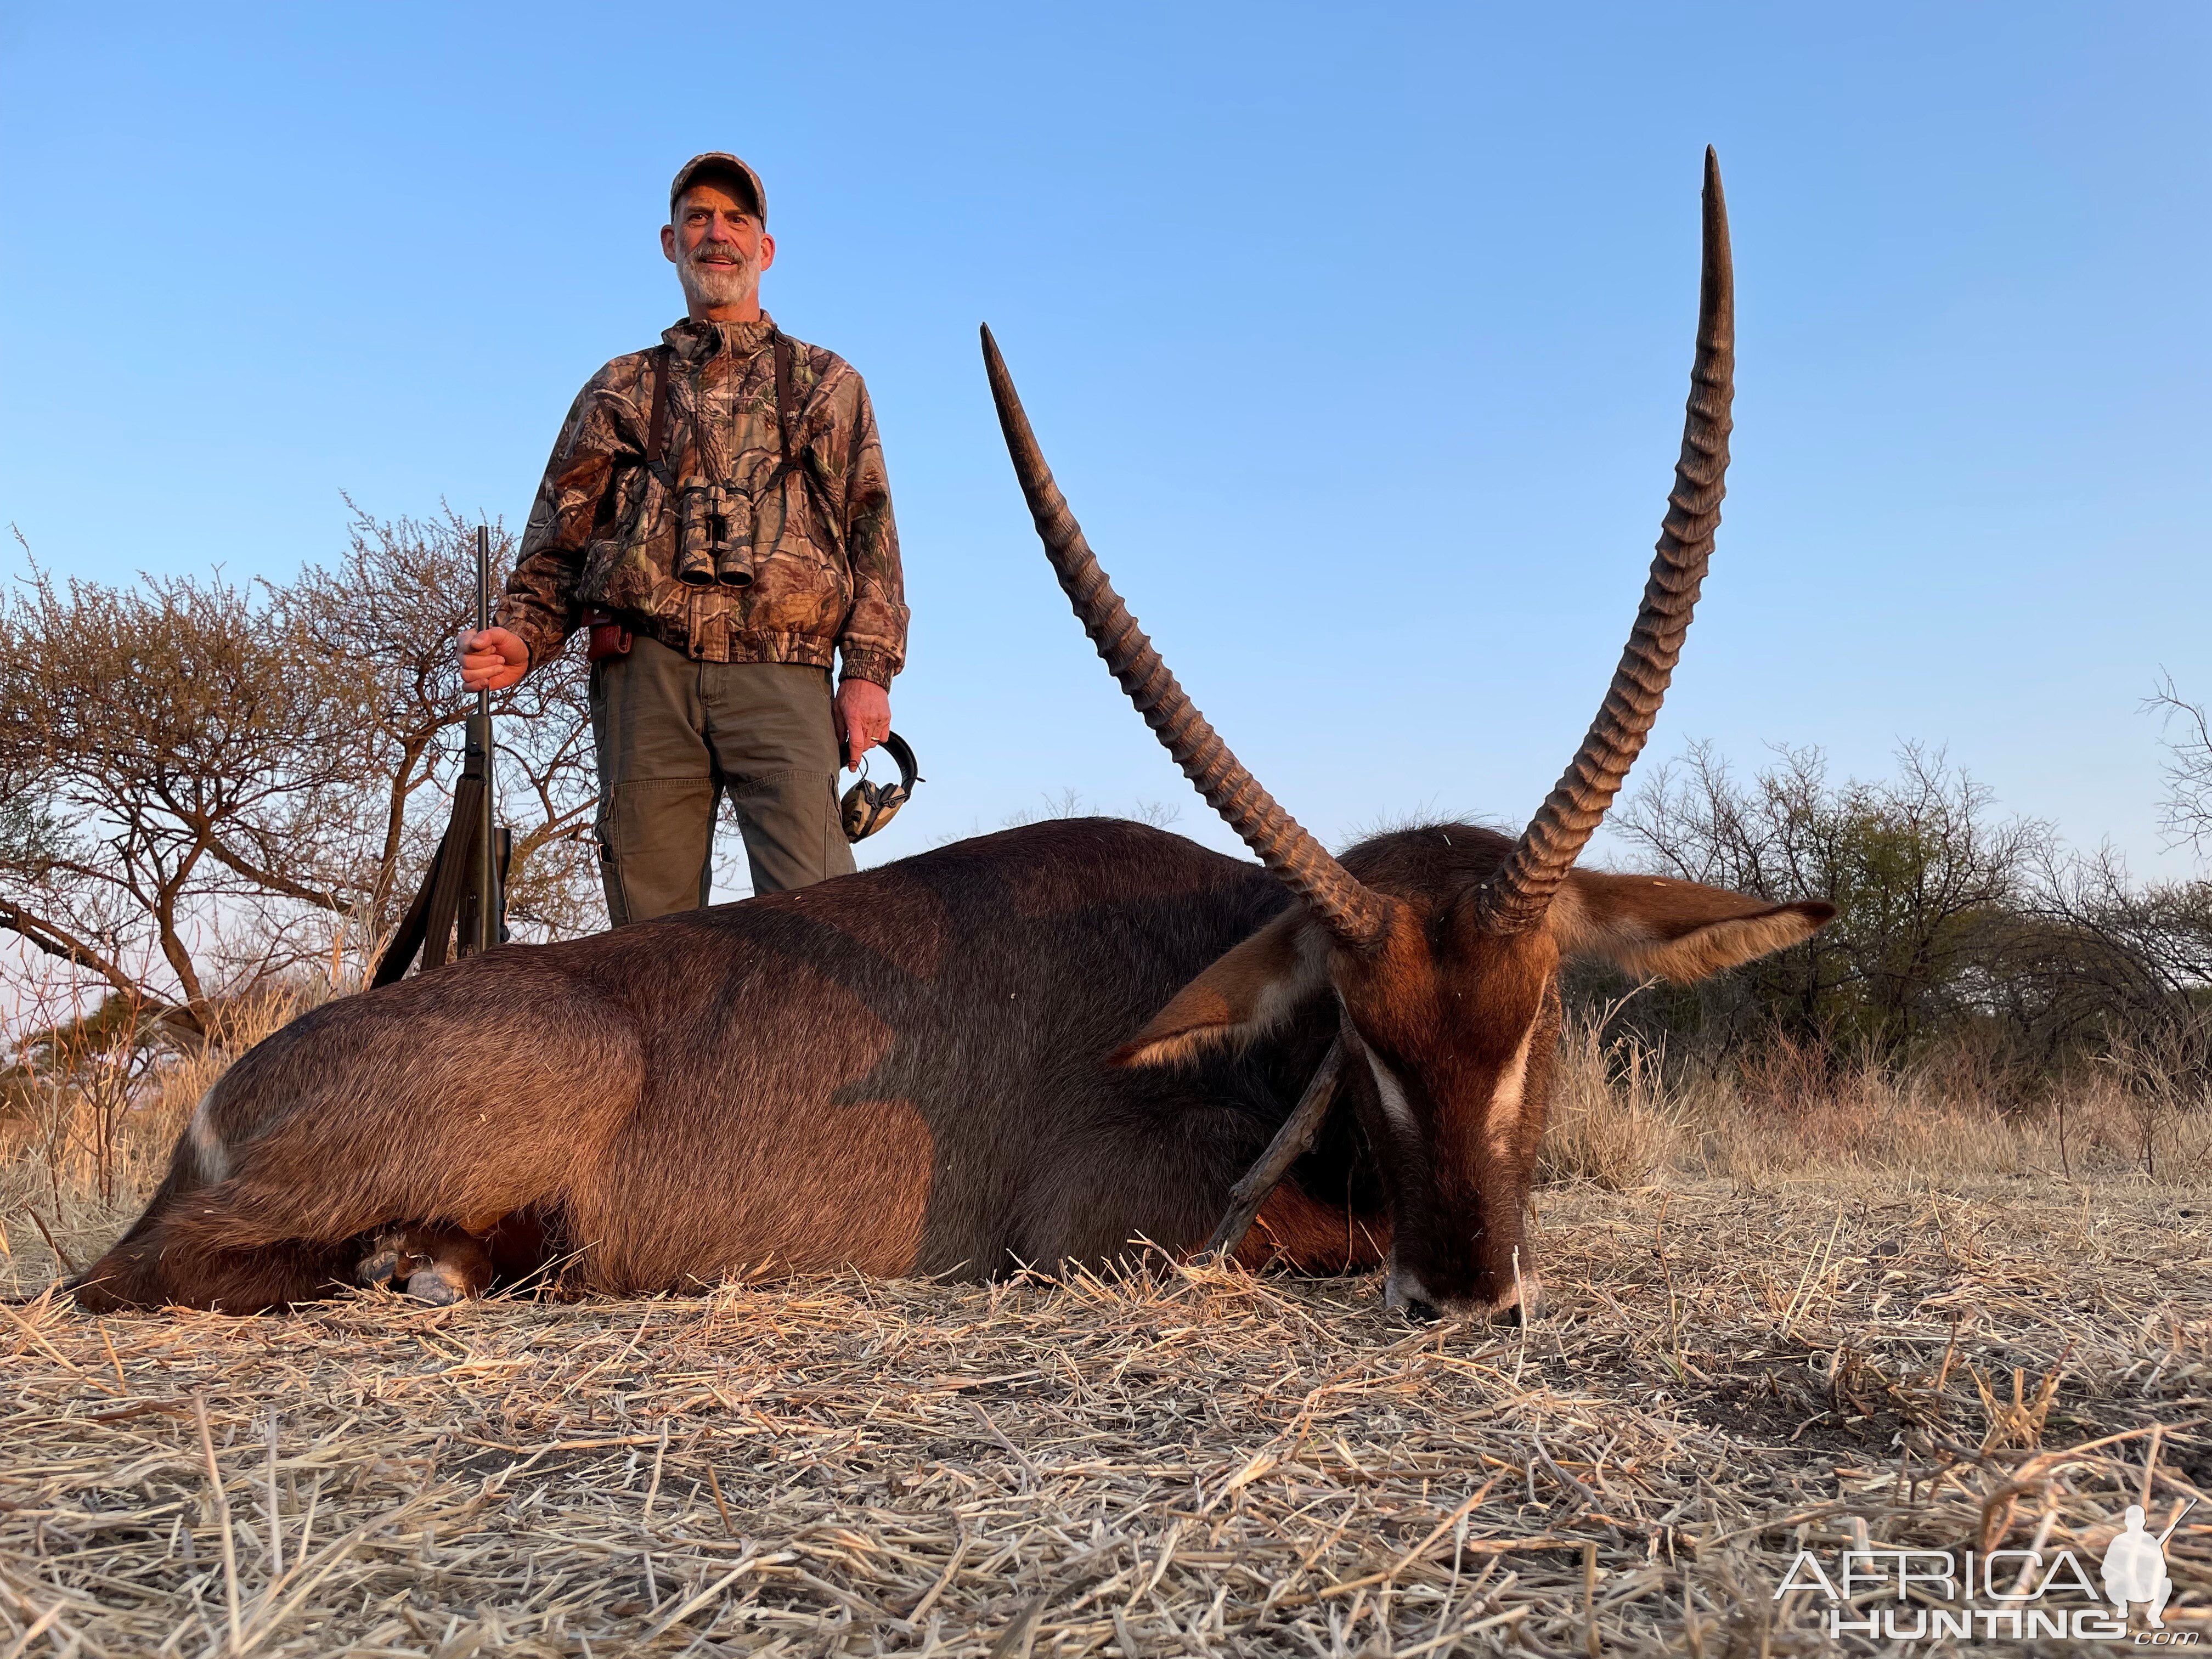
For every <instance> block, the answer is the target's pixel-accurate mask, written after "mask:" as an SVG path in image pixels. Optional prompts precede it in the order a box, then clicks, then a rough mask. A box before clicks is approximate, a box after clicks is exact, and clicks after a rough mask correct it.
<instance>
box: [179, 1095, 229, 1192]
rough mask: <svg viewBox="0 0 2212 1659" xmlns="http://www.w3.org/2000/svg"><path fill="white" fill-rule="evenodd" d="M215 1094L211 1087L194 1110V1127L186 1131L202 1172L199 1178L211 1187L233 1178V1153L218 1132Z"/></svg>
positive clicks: (195, 1162) (193, 1158)
mask: <svg viewBox="0 0 2212 1659" xmlns="http://www.w3.org/2000/svg"><path fill="white" fill-rule="evenodd" d="M214 1100H215V1091H214V1089H212V1088H210V1089H209V1091H207V1092H206V1093H205V1094H204V1095H202V1096H201V1097H200V1103H199V1104H198V1105H197V1106H195V1107H193V1108H192V1121H191V1127H189V1128H187V1129H186V1130H185V1138H186V1139H189V1140H190V1141H191V1146H192V1162H193V1164H194V1165H195V1166H197V1169H198V1170H199V1176H200V1179H201V1180H203V1181H204V1182H207V1183H208V1185H209V1186H210V1187H212V1186H213V1185H215V1183H216V1182H218V1181H228V1179H229V1178H230V1153H229V1152H228V1151H227V1150H226V1149H225V1147H224V1146H223V1144H222V1136H221V1135H219V1134H217V1133H216V1127H215V1112H214V1109H213V1102H214Z"/></svg>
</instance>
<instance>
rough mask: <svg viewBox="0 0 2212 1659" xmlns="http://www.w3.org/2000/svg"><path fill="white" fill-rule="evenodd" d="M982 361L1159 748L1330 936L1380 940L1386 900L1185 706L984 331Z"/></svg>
mask: <svg viewBox="0 0 2212 1659" xmlns="http://www.w3.org/2000/svg"><path fill="white" fill-rule="evenodd" d="M983 364H984V368H986V369H987V371H988V373H989V374H990V377H991V397H992V398H993V400H994V402H995V403H996V404H998V406H999V424H1000V427H1001V428H1004V430H1005V432H1006V448H1007V450H1008V452H1009V453H1011V454H1012V456H1013V460H1014V474H1015V476H1016V477H1018V478H1019V479H1020V480H1021V484H1022V494H1023V495H1024V496H1026V497H1027V498H1028V500H1029V504H1030V516H1031V517H1032V518H1034V519H1035V520H1036V531H1037V536H1038V538H1040V539H1041V540H1042V542H1043V543H1044V551H1045V556H1046V557H1047V558H1048V559H1050V560H1051V561H1052V568H1053V569H1054V572H1055V573H1056V574H1058V575H1059V577H1060V586H1061V587H1063V588H1065V589H1066V592H1067V597H1068V599H1069V601H1070V602H1071V603H1072V604H1073V605H1074V606H1075V615H1076V617H1077V619H1078V620H1079V621H1080V622H1081V623H1082V624H1083V630H1084V632H1085V633H1086V634H1088V635H1091V643H1092V644H1093V645H1095V646H1097V647H1098V654H1099V655H1100V656H1101V657H1103V658H1104V659H1106V666H1107V668H1108V670H1109V671H1111V672H1112V674H1113V676H1114V678H1115V679H1116V680H1118V681H1120V682H1121V690H1124V691H1126V692H1127V693H1128V696H1129V701H1130V702H1133V703H1134V704H1136V705H1137V712H1138V713H1139V714H1142V715H1143V716H1144V717H1145V724H1146V725H1147V726H1151V727H1152V731H1153V733H1154V734H1155V735H1156V736H1157V737H1158V738H1159V740H1160V741H1161V743H1163V744H1165V745H1166V747H1167V751H1168V753H1169V754H1170V755H1171V756H1173V757H1175V763H1176V765H1177V766H1180V767H1181V768H1182V775H1184V776H1185V777H1187V778H1188V779H1189V780H1190V781H1192V782H1193V783H1194V784H1196V785H1197V786H1198V793H1200V794H1201V795H1203V796H1205V797H1206V805H1209V806H1211V807H1212V808H1213V810H1214V811H1217V812H1218V813H1220V814H1221V816H1222V817H1223V818H1224V819H1225V820H1226V821H1227V823H1228V824H1229V827H1230V828H1231V829H1234V830H1235V831H1236V832H1237V835H1239V836H1242V837H1243V842H1244V844H1245V845H1246V846H1247V847H1249V848H1251V849H1252V850H1253V852H1255V853H1256V854H1259V858H1260V861H1261V863H1262V864H1264V865H1266V866H1267V868H1268V869H1270V870H1272V871H1273V872H1274V873H1275V874H1276V875H1277V876H1278V877H1279V878H1281V879H1282V882H1283V884H1284V885H1285V886H1286V887H1288V888H1289V889H1290V890H1291V891H1292V892H1293V893H1296V894H1297V896H1299V897H1300V898H1301V899H1303V900H1304V901H1305V902H1306V904H1307V906H1308V907H1309V908H1311V910H1312V911H1313V913H1314V915H1316V916H1317V917H1318V918H1319V919H1320V920H1321V921H1322V922H1323V923H1324V924H1325V925H1326V926H1327V927H1328V930H1329V931H1330V932H1331V933H1334V934H1335V935H1336V936H1337V938H1339V939H1341V940H1343V941H1344V942H1345V943H1346V945H1352V946H1353V947H1354V948H1356V949H1360V950H1365V949H1368V948H1370V947H1371V946H1372V945H1375V944H1376V942H1377V941H1379V940H1380V939H1382V937H1383V928H1384V927H1385V925H1386V923H1387V920H1388V916H1389V902H1388V901H1387V900H1385V899H1383V897H1381V896H1379V895H1377V894H1376V893H1375V892H1373V891H1372V890H1370V889H1368V888H1366V887H1363V886H1362V885H1361V884H1359V883H1358V881H1356V880H1354V879H1353V878H1352V874H1351V872H1348V871H1347V870H1346V869H1345V867H1344V866H1342V865H1340V864H1339V863H1338V862H1337V861H1336V860H1334V859H1333V858H1331V857H1330V856H1329V855H1328V851H1327V850H1326V849H1325V848H1323V847H1322V844H1321V843H1320V842H1317V841H1316V840H1315V839H1314V838H1313V837H1312V836H1310V835H1309V834H1307V833H1306V831H1305V830H1304V829H1302V828H1301V827H1300V826H1299V824H1298V822H1297V819H1296V818H1293V817H1291V815H1290V814H1289V813H1288V812H1285V811H1284V810H1283V809H1282V808H1281V807H1280V806H1279V805H1276V803H1275V799H1274V797H1273V796H1272V795H1270V794H1269V793H1267V791H1266V790H1265V789H1262V788H1261V787H1260V781H1259V780H1258V779H1257V778H1255V777H1254V776H1253V775H1251V774H1250V773H1249V772H1248V771H1246V770H1245V769H1244V767H1243V763H1242V762H1240V761H1239V760H1238V759H1237V757H1236V756H1234V755H1233V754H1231V753H1230V751H1229V745H1228V744H1225V743H1224V742H1223V741H1222V740H1221V735H1220V733H1218V732H1216V731H1215V730H1214V729H1213V727H1212V726H1210V725H1208V724H1207V722H1206V716H1205V715H1203V714H1200V713H1199V712H1198V710H1197V708H1195V707H1194V706H1193V705H1192V703H1191V700H1190V698H1189V696H1188V695H1187V694H1186V693H1185V692H1184V690H1183V689H1182V686H1181V685H1179V684H1176V677H1175V676H1174V675H1173V674H1171V673H1170V672H1169V671H1168V665H1166V664H1165V663H1164V662H1162V661H1161V660H1160V653H1158V652H1157V651H1155V650H1153V649H1152V641H1150V640H1149V639H1147V638H1146V637H1145V630H1144V629H1141V628H1139V627H1138V626H1137V619H1136V618H1135V617H1132V616H1131V615H1130V614H1129V608H1128V606H1127V605H1124V604H1122V603H1121V595H1120V594H1118V593H1116V592H1115V591H1114V584H1113V583H1111V582H1110V581H1109V580H1107V579H1106V573H1105V572H1104V571H1103V570H1101V569H1100V568H1098V560H1097V556H1095V555H1093V554H1092V552H1091V544H1090V543H1089V542H1087V541H1085V539H1084V536H1083V527H1082V526H1080V525H1079V524H1077V523H1076V522H1075V515H1074V514H1073V513H1070V512H1069V511H1068V510H1067V501H1066V497H1065V496H1063V495H1061V494H1060V486H1059V485H1058V484H1056V483H1054V482H1053V480H1052V469H1051V468H1050V467H1048V466H1047V465H1045V464H1044V454H1043V452H1042V451H1041V450H1040V449H1039V448H1038V447H1037V441H1036V435H1035V434H1034V433H1032V432H1031V431H1030V422H1029V416H1027V415H1025V414H1024V413H1023V412H1022V400H1021V398H1020V397H1019V396H1018V395H1017V394H1016V392H1015V391H1014V382H1013V379H1012V376H1011V375H1009V374H1007V373H1006V361H1005V359H1003V358H1001V357H1000V356H999V347H998V343H997V342H996V341H994V339H992V337H991V331H990V330H989V329H988V328H986V329H984V331H983Z"/></svg>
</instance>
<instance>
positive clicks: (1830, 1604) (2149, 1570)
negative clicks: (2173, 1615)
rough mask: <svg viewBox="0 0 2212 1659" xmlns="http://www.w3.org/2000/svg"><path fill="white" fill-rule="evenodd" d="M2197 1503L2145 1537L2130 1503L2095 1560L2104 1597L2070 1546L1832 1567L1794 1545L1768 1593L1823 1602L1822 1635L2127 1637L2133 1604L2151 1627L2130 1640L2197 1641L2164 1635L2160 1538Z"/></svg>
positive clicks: (1871, 1555)
mask: <svg viewBox="0 0 2212 1659" xmlns="http://www.w3.org/2000/svg"><path fill="white" fill-rule="evenodd" d="M2196 1506H2197V1500H2196V1499H2194V1498H2191V1500H2190V1501H2189V1502H2188V1503H2187V1504H2184V1505H2182V1506H2181V1507H2180V1508H2179V1509H2178V1510H2175V1512H2174V1515H2173V1518H2172V1521H2170V1522H2167V1523H2166V1530H2165V1531H2163V1532H2160V1533H2156V1534H2153V1533H2151V1532H2148V1531H2147V1530H2145V1528H2144V1525H2143V1508H2142V1504H2129V1505H2128V1506H2127V1510H2126V1511H2125V1515H2124V1524H2123V1527H2122V1529H2121V1530H2120V1531H2119V1532H2118V1534H2114V1536H2113V1538H2112V1541H2111V1542H2110V1543H2109V1544H2107V1545H2106V1547H2105V1553H2104V1556H2103V1558H2102V1559H2101V1560H2100V1561H2099V1563H2098V1565H2099V1567H2100V1572H2101V1577H2102V1582H2103V1586H2104V1588H2103V1591H2102V1593H2101V1595H2100V1592H2099V1589H2098V1586H2097V1583H2096V1582H2095V1581H2093V1580H2092V1579H2091V1577H2089V1572H2088V1569H2087V1566H2085V1565H2084V1564H2083V1562H2082V1560H2081V1558H2080V1557H2079V1556H2077V1555H2076V1554H2075V1552H2074V1551H2072V1550H2070V1549H2060V1550H2056V1551H2046V1550H2043V1549H1993V1550H1964V1551H1954V1550H1940V1549H1939V1550H1931V1549H1913V1548H1910V1547H1903V1546H1898V1545H1887V1546H1881V1545H1877V1546H1875V1547H1872V1548H1865V1549H1846V1550H1844V1551H1842V1552H1841V1553H1840V1554H1839V1555H1838V1556H1837V1557H1835V1558H1833V1562H1834V1568H1835V1571H1833V1572H1832V1573H1831V1571H1829V1569H1828V1568H1827V1567H1826V1566H1824V1565H1822V1563H1821V1562H1820V1559H1818V1558H1817V1557H1816V1556H1815V1555H1814V1553H1813V1552H1812V1551H1811V1550H1807V1549H1801V1550H1799V1551H1798V1552H1797V1556H1796V1559H1795V1560H1794V1561H1792V1562H1791V1563H1790V1571H1788V1572H1787V1573H1785V1574H1784V1575H1783V1579H1782V1583H1780V1584H1779V1585H1778V1587H1777V1588H1776V1589H1775V1591H1774V1599H1775V1600H1777V1601H1780V1600H1782V1599H1783V1598H1784V1596H1788V1595H1793V1594H1803V1593H1805V1592H1808V1591H1810V1592H1812V1593H1813V1594H1814V1595H1815V1596H1816V1597H1817V1598H1818V1599H1817V1600H1816V1601H1815V1603H1814V1605H1815V1606H1816V1607H1817V1606H1819V1605H1820V1602H1822V1601H1825V1602H1826V1607H1825V1609H1823V1611H1824V1612H1825V1613H1826V1617H1825V1618H1824V1619H1823V1620H1821V1623H1822V1624H1823V1625H1824V1626H1826V1633H1827V1634H1828V1635H1829V1636H1830V1637H1832V1638H1835V1637H1843V1636H1866V1637H1871V1638H1875V1639H1878V1640H1886V1641H1891V1642H1923V1641H1929V1640H1935V1639H1939V1638H1950V1639H1953V1640H1963V1641H2012V1642H2020V1641H2034V1640H2038V1639H2041V1638H2052V1639H2062V1638H2070V1639H2071V1640H2074V1641H2076V1642H2084V1641H2087V1642H2126V1641H2129V1640H2130V1639H2131V1638H2130V1628H2129V1624H2130V1613H2131V1610H2132V1609H2133V1608H2134V1607H2142V1608H2143V1610H2144V1613H2143V1619H2144V1624H2145V1626H2148V1628H2147V1629H2143V1630H2138V1631H2136V1632H2133V1634H2132V1640H2133V1642H2134V1643H2135V1644H2136V1645H2138V1646H2142V1645H2148V1646H2154V1647H2194V1646H2196V1645H2197V1643H2198V1642H2199V1641H2200V1640H2201V1639H2202V1632H2197V1631H2168V1630H2167V1629H2166V1617H2165V1615H2166V1603H2167V1601H2169V1600H2170V1599H2171V1598H2172V1595H2173V1581H2172V1578H2171V1577H2168V1576H2167V1574H2166V1541H2167V1540H2169V1539H2171V1538H2172V1536H2173V1534H2174V1531H2175V1529H2176V1528H2179V1526H2180V1525H2181V1522H2182V1521H2183V1519H2184V1517H2185V1516H2187V1515H2188V1514H2189V1512H2190V1510H2192V1509H2194V1508H2196ZM2105 1603H2109V1604H2110V1606H2109V1607H2106V1605H2103V1604H2105ZM2152 1632H2156V1634H2153V1633H2152Z"/></svg>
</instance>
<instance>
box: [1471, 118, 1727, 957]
mask: <svg viewBox="0 0 2212 1659" xmlns="http://www.w3.org/2000/svg"><path fill="white" fill-rule="evenodd" d="M1734 397H1735V268H1734V266H1733V264H1732V263H1731V261H1730V259H1729V228H1728V203H1727V202H1726V200H1725V199H1724V198H1723V197H1722V195H1721V168H1720V162H1719V161H1718V159H1717V158H1716V157H1715V155H1713V152H1712V150H1711V149H1710V148H1709V149H1706V151H1705V273H1704V277H1703V279H1702V281H1701V282H1700V283H1699V296H1698V350H1697V358H1696V361H1695V362H1694V364H1693V365H1692V368H1691V370H1690V401H1689V408H1688V411H1687V413H1686V416H1684V419H1683V423H1682V458H1681V459H1680V460H1679V461H1677V462H1676V463H1675V464H1674V492H1673V493H1672V494H1671V495H1669V496H1668V498H1667V500H1668V505H1667V518H1666V521H1665V523H1664V524H1663V525H1662V526H1661V529H1660V532H1659V550H1658V553H1657V555H1656V556H1655V557H1654V558H1653V559H1652V561H1651V580H1650V581H1648V582H1647V583H1645V584H1644V603H1643V605H1642V606H1641V607H1640V608H1639V609H1638V611H1637V613H1636V626H1635V628H1634V629H1632V630H1631V631H1630V633H1629V635H1628V645H1627V647H1626V649H1625V650H1624V651H1622V653H1620V668H1619V669H1618V670H1617V671H1615V672H1614V674H1613V685H1612V688H1611V689H1610V690H1607V692H1606V694H1605V702H1603V703H1602V704H1601V706H1600V707H1599V708H1598V711H1597V718H1596V719H1595V720H1592V721H1591V722H1590V728H1589V736H1588V737H1586V738H1583V745H1582V748H1581V749H1580V750H1577V752H1576V755H1575V757H1574V759H1573V760H1572V761H1571V762H1570V763H1568V766H1567V769H1566V771H1565V774H1564V775H1562V776H1561V777H1560V779H1559V787H1557V788H1555V789H1553V791H1552V793H1551V795H1550V796H1549V798H1548V799H1546V801H1545V802H1544V804H1543V805H1542V806H1541V807H1540V808H1539V809H1538V810H1537V812H1536V816H1535V817H1534V818H1532V819H1530V820H1529V823H1528V828H1527V829H1524V830H1522V832H1521V839H1520V840H1519V841H1518V842H1516V843H1515V845H1514V848H1513V851H1512V852H1511V853H1510V854H1509V855H1508V856H1507V858H1506V860H1505V863H1504V867H1503V868H1502V869H1501V870H1500V871H1499V872H1498V877H1497V879H1496V880H1495V881H1494V882H1493V883H1492V886H1491V888H1490V890H1489V891H1488V893H1487V894H1486V896H1485V901H1484V903H1483V907H1482V909H1483V921H1484V924H1485V926H1486V927H1488V928H1489V929H1490V931H1492V933H1519V932H1521V931H1522V929H1523V928H1525V927H1530V926H1532V925H1533V924H1534V923H1535V922H1537V921H1540V920H1541V919H1542V917H1543V915H1544V913H1545V911H1546V910H1547V909H1548V908H1550V907H1551V903H1552V896H1553V894H1554V893H1556V892H1557V891H1558V890H1559V884H1560V883H1561V882H1563V881H1565V879H1566V878H1567V872H1568V871H1569V870H1570V869H1571V868H1573V867H1574V862H1575V860H1576V859H1577V858H1578V857H1580V856H1581V854H1582V850H1583V847H1584V846H1586V845H1587V844H1588V843H1589V838H1590V836H1592V835H1593V834H1595V832H1596V829H1597V827H1598V824H1599V823H1600V822H1601V820H1602V819H1603V818H1604V817H1605V814H1606V809H1607V807H1609V806H1611V805H1613V797H1614V796H1615V795H1616V794H1618V793H1620V786H1621V783H1622V781H1623V780H1625V779H1626V777H1627V776H1628V769H1629V768H1630V767H1632V766H1633V765H1634V764H1635V763H1636V757H1637V755H1638V753H1639V752H1640V751H1641V750H1642V749H1643V747H1644V739H1645V738H1648V737H1649V736H1650V733H1651V725H1652V722H1653V721H1654V720H1656V719H1657V718H1658V715H1659V705H1660V703H1661V702H1662V700H1663V699H1664V698H1665V697H1666V695H1667V684H1668V681H1669V680H1671V679H1672V678H1674V664H1675V662H1676V660H1677V659H1679V658H1680V656H1681V654H1682V636H1683V635H1685V634H1686V633H1687V632H1688V630H1689V627H1690V615H1691V612H1692V611H1694V610H1695V609H1696V608H1697V603H1698V589H1699V585H1700V584H1702V583H1703V582H1704V580H1705V567H1706V565H1707V563H1708V562H1711V558H1712V553H1713V532H1714V531H1715V530H1716V529H1717V528H1718V527H1719V525H1720V521H1721V497H1722V496H1723V495H1725V494H1726V493H1727V490H1726V488H1725V483H1726V479H1727V476H1728V459H1729V450H1728V441H1729V427H1730V425H1731V422H1730V420H1729V404H1730V403H1731V401H1732V399H1733V398H1734Z"/></svg>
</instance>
